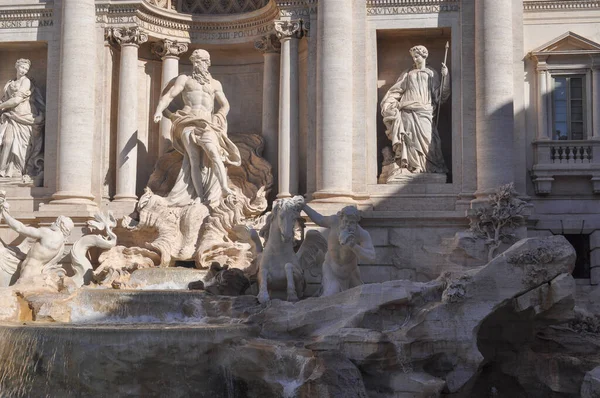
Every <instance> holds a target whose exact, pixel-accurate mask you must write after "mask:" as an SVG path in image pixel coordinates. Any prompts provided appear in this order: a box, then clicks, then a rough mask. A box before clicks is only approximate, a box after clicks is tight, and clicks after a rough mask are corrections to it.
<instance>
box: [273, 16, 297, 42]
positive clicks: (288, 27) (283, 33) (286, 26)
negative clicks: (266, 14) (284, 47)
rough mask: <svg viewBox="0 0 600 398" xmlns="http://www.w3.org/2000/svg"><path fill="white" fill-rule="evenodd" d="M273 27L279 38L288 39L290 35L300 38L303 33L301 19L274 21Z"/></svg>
mask: <svg viewBox="0 0 600 398" xmlns="http://www.w3.org/2000/svg"><path fill="white" fill-rule="evenodd" d="M274 29H275V34H276V35H277V37H278V38H279V40H284V39H289V38H291V37H295V38H298V39H300V38H302V36H303V35H304V29H303V28H302V20H301V19H297V20H293V21H275V26H274Z"/></svg>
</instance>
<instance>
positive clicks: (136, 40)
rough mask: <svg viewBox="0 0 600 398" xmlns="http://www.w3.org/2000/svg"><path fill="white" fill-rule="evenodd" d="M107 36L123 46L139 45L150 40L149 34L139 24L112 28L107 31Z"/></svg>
mask: <svg viewBox="0 0 600 398" xmlns="http://www.w3.org/2000/svg"><path fill="white" fill-rule="evenodd" d="M106 38H107V39H108V40H110V41H114V42H115V43H118V44H120V45H122V46H124V45H135V46H139V45H140V44H143V43H145V42H147V41H148V35H147V34H146V33H144V32H143V31H141V30H140V28H138V27H137V26H132V27H123V28H110V29H108V30H107V31H106Z"/></svg>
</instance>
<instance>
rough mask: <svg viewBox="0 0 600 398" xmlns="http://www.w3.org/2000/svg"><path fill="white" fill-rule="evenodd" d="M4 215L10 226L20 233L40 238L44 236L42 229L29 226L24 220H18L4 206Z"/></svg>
mask: <svg viewBox="0 0 600 398" xmlns="http://www.w3.org/2000/svg"><path fill="white" fill-rule="evenodd" d="M2 217H4V219H5V220H6V223H7V224H8V226H9V227H10V228H11V229H12V230H13V231H15V232H17V233H18V234H19V235H25V236H27V237H29V238H34V239H40V238H41V237H42V235H41V233H40V231H39V230H38V229H37V228H33V227H28V226H26V225H25V224H23V223H22V222H20V221H18V220H16V219H14V218H13V216H11V215H10V214H8V211H7V210H6V209H5V208H3V209H2Z"/></svg>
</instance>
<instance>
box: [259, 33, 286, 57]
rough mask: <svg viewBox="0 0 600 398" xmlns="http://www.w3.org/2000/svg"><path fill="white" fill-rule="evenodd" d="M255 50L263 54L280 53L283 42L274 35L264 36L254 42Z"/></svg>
mask: <svg viewBox="0 0 600 398" xmlns="http://www.w3.org/2000/svg"><path fill="white" fill-rule="evenodd" d="M254 48H256V49H257V50H258V51H260V52H261V53H263V54H267V53H278V52H280V51H281V42H280V41H279V39H278V38H277V36H276V35H274V34H268V35H266V36H262V37H261V38H260V39H258V40H256V41H255V42H254Z"/></svg>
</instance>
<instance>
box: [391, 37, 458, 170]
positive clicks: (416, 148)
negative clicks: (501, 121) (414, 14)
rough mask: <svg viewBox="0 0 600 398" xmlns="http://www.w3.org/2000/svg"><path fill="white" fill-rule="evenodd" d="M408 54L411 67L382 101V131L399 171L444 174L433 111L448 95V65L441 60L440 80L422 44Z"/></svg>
mask: <svg viewBox="0 0 600 398" xmlns="http://www.w3.org/2000/svg"><path fill="white" fill-rule="evenodd" d="M410 55H411V56H412V58H413V61H414V67H413V69H411V70H408V71H405V72H403V73H402V75H400V78H399V79H398V81H397V82H396V84H394V85H393V86H392V87H391V88H390V89H389V91H388V92H387V94H386V95H385V97H383V100H382V101H381V115H382V116H383V122H384V123H385V126H386V132H385V133H386V135H387V137H388V138H389V139H390V140H391V141H392V149H393V153H394V159H395V162H396V165H397V167H398V168H399V170H398V171H400V172H401V171H402V170H403V169H405V170H408V171H409V172H411V173H447V172H448V169H447V168H446V165H445V163H444V157H443V156H442V149H441V141H440V136H439V134H438V131H437V126H436V123H435V122H434V114H435V111H436V109H437V108H438V107H439V106H440V105H441V104H442V103H443V102H445V101H446V100H447V99H448V97H449V96H450V83H449V80H450V79H449V76H448V68H447V67H446V65H445V64H444V63H442V69H441V74H442V77H443V78H442V79H440V75H439V74H438V72H437V71H435V70H434V69H432V68H431V67H429V66H428V65H427V64H426V60H427V56H428V55H429V52H428V51H427V49H426V48H425V47H424V46H415V47H413V48H411V49H410Z"/></svg>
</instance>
